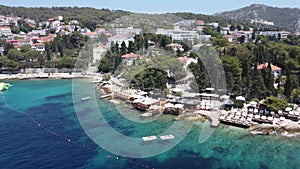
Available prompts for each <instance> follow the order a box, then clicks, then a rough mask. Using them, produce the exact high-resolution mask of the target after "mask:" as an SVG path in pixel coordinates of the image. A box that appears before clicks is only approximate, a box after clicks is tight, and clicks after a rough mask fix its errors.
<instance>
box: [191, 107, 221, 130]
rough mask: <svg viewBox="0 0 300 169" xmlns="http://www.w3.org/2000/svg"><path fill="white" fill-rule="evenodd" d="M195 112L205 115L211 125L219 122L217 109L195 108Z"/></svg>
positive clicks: (219, 114) (214, 125)
mask: <svg viewBox="0 0 300 169" xmlns="http://www.w3.org/2000/svg"><path fill="white" fill-rule="evenodd" d="M195 113H198V114H201V115H204V116H206V117H207V118H208V119H209V120H211V126H213V127H217V126H218V125H219V123H220V120H219V118H220V116H221V113H220V112H219V111H205V110H197V111H196V112H195Z"/></svg>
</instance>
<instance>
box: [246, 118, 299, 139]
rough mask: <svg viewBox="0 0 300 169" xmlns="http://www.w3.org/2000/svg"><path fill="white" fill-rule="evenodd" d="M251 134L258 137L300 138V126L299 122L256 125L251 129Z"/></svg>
mask: <svg viewBox="0 0 300 169" xmlns="http://www.w3.org/2000/svg"><path fill="white" fill-rule="evenodd" d="M248 130H249V131H250V133H251V134H254V135H257V134H260V135H271V134H275V135H283V136H287V137H298V136H300V126H299V124H298V123H297V122H293V121H287V123H286V124H285V125H277V124H256V125H252V126H251V127H250V128H249V129H248Z"/></svg>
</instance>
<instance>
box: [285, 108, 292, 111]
mask: <svg viewBox="0 0 300 169" xmlns="http://www.w3.org/2000/svg"><path fill="white" fill-rule="evenodd" d="M292 110H293V109H292V108H291V107H287V108H285V111H292Z"/></svg>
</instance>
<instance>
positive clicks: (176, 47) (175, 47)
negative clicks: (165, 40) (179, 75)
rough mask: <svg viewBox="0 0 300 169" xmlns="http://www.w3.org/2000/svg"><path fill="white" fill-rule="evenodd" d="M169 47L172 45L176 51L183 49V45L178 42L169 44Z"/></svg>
mask: <svg viewBox="0 0 300 169" xmlns="http://www.w3.org/2000/svg"><path fill="white" fill-rule="evenodd" d="M167 47H171V48H172V49H173V50H174V51H177V50H181V51H183V48H182V45H180V44H178V43H171V44H168V45H167Z"/></svg>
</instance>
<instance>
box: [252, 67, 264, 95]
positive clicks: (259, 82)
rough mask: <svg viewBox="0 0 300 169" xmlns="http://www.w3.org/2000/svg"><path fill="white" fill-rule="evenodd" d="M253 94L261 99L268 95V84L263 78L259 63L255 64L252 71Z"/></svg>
mask: <svg viewBox="0 0 300 169" xmlns="http://www.w3.org/2000/svg"><path fill="white" fill-rule="evenodd" d="M250 90H251V92H250V93H251V96H252V97H256V98H259V99H263V98H264V97H265V96H266V92H267V89H266V86H265V84H264V80H263V78H262V75H261V72H260V71H259V70H258V69H257V64H255V65H254V68H253V71H252V85H251V89H250Z"/></svg>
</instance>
